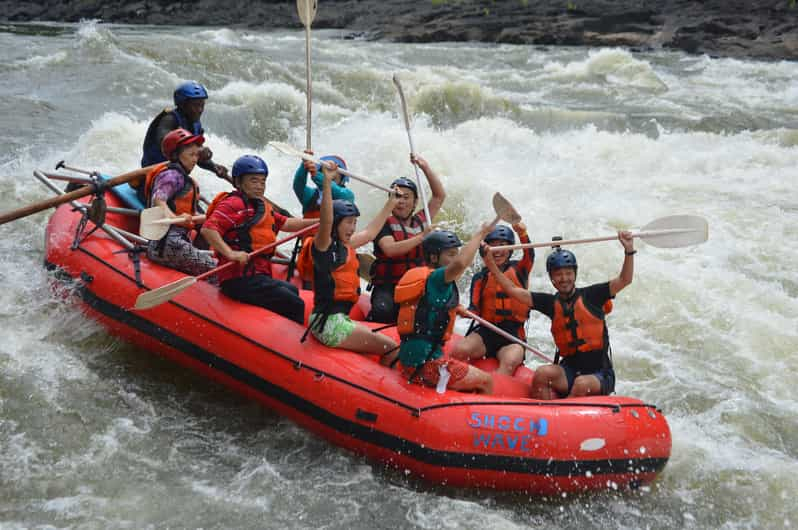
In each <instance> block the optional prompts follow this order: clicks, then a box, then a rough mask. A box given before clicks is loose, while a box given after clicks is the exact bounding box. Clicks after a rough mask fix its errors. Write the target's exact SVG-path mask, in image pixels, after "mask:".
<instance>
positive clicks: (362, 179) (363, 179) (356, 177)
mask: <svg viewBox="0 0 798 530" xmlns="http://www.w3.org/2000/svg"><path fill="white" fill-rule="evenodd" d="M272 144H273V147H275V149H277V150H279V151H282V152H284V153H285V152H286V149H285V148H283V147H277V143H275V142H272ZM291 151H292V153H293V154H295V155H296V156H298V157H300V158H302V159H303V160H309V161H311V162H313V163H315V164H319V165H323V164H325V163H324V162H322V161H321V160H318V159H317V158H314V157H313V156H312V155H309V154H307V153H302V152H300V151H298V150H296V149H293V148H291ZM328 167H329V166H328ZM338 172H339V173H340V174H342V175H346V176H347V177H349V178H351V179H354V180H358V181H360V182H362V183H363V184H368V185H369V186H371V187H373V188H377V189H378V190H382V191H384V192H387V193H393V190H392V189H391V188H386V187H385V186H383V185H381V184H377V183H376V182H374V181H372V180H369V179H367V178H366V177H361V176H360V175H355V174H354V173H352V172H351V171H349V170H348V169H344V168H342V167H339V168H338Z"/></svg>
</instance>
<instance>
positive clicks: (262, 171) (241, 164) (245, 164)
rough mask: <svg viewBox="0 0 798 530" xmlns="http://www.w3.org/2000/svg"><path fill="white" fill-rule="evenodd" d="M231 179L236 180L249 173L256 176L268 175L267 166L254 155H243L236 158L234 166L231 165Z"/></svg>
mask: <svg viewBox="0 0 798 530" xmlns="http://www.w3.org/2000/svg"><path fill="white" fill-rule="evenodd" d="M232 173H233V178H234V179H237V178H239V177H241V176H243V175H247V174H249V173H256V174H258V175H264V176H268V175H269V166H267V165H266V162H264V161H263V159H262V158H261V157H259V156H256V155H244V156H240V157H238V160H236V162H235V164H233V171H232Z"/></svg>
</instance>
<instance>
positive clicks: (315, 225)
mask: <svg viewBox="0 0 798 530" xmlns="http://www.w3.org/2000/svg"><path fill="white" fill-rule="evenodd" d="M318 227H319V223H313V224H312V225H310V226H306V227H305V228H303V229H302V230H299V231H298V232H294V233H293V234H291V235H290V236H287V237H284V238H283V239H280V240H279V241H275V242H274V243H269V244H268V245H266V246H265V247H261V248H259V249H257V250H253V251H252V252H250V253H249V254H247V256H249V257H250V258H252V257H253V256H256V255H258V254H260V253H262V252H265V251H267V250H271V249H273V248H274V247H277V246H280V245H282V244H283V243H286V242H288V241H291V240H292V239H294V238H295V237H302V236H304V235H305V234H307V233H310V232H312V231H313V230H315V229H316V228H318ZM236 263H238V262H237V261H228V262H227V263H225V264H224V265H220V266H218V267H216V268H215V269H211V270H209V271H206V272H203V273H202V274H200V275H198V276H195V277H194V279H196V280H197V281H199V280H201V279H203V278H207V277H208V276H212V275H214V274H216V273H217V272H219V271H221V270H224V269H226V268H228V267H232V266H233V265H234V264H236Z"/></svg>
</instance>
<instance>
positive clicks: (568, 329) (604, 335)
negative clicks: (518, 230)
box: [551, 290, 612, 373]
mask: <svg viewBox="0 0 798 530" xmlns="http://www.w3.org/2000/svg"><path fill="white" fill-rule="evenodd" d="M609 302H610V305H609V306H608V305H607V304H604V307H603V308H596V307H593V306H592V305H590V304H587V303H586V302H585V299H584V297H583V296H582V293H581V292H580V291H578V290H577V292H576V294H575V295H574V298H573V299H572V300H571V301H569V302H566V301H564V300H563V299H562V298H561V297H560V295H559V294H556V295H555V297H554V316H553V317H552V319H551V334H552V336H553V337H554V343H555V345H556V346H557V355H556V358H555V363H556V362H558V361H559V359H560V358H562V362H563V363H564V364H569V365H571V366H574V367H575V368H577V369H579V370H580V371H581V372H582V373H592V372H596V371H598V370H600V369H602V368H608V367H611V366H612V363H611V361H610V358H609V346H610V341H609V333H608V332H607V323H606V322H605V319H604V317H605V316H606V313H605V311H604V309H605V308H608V309H609V310H610V311H611V310H612V304H611V301H609Z"/></svg>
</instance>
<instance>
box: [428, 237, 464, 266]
mask: <svg viewBox="0 0 798 530" xmlns="http://www.w3.org/2000/svg"><path fill="white" fill-rule="evenodd" d="M462 246H463V242H462V241H460V238H459V237H457V234H455V233H454V232H452V231H450V230H436V231H434V232H430V233H429V234H427V235H426V236H424V239H423V240H422V241H421V249H422V250H423V251H424V259H425V260H427V261H429V256H430V255H431V254H440V252H441V251H442V250H446V249H447V248H457V247H462Z"/></svg>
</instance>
